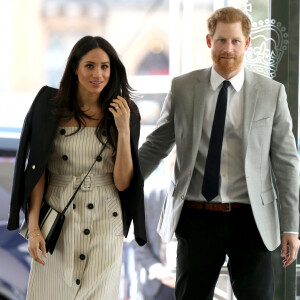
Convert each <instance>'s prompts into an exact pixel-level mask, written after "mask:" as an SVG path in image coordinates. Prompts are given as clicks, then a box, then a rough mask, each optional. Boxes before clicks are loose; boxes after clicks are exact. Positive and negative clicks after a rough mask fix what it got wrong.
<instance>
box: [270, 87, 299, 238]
mask: <svg viewBox="0 0 300 300" xmlns="http://www.w3.org/2000/svg"><path fill="white" fill-rule="evenodd" d="M270 158H271V164H272V168H273V172H274V175H275V178H276V184H277V187H278V194H279V203H280V214H281V230H282V231H283V232H298V230H299V211H298V207H299V179H298V177H299V174H298V172H299V161H298V153H297V148H296V143H295V138H294V135H293V132H292V119H291V116H290V112H289V109H288V103H287V98H286V93H285V89H284V86H283V85H281V88H280V90H279V95H278V103H277V108H276V111H275V116H274V123H273V129H272V136H271V149H270Z"/></svg>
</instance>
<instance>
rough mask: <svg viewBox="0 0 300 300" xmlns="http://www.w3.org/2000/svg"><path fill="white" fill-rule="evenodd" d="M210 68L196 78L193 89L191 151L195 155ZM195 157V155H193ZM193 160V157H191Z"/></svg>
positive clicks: (198, 141)
mask: <svg viewBox="0 0 300 300" xmlns="http://www.w3.org/2000/svg"><path fill="white" fill-rule="evenodd" d="M210 73H211V68H209V69H206V70H205V71H203V73H202V74H201V76H200V77H199V78H198V82H197V84H196V85H195V87H194V107H193V108H194V111H193V143H192V145H193V149H192V151H193V152H192V153H193V154H196V153H197V150H198V149H199V144H200V139H201V133H202V124H203V118H204V109H205V99H206V94H207V92H208V87H209V85H210V83H209V78H210ZM194 156H195V157H196V155H194ZM193 158H194V157H193Z"/></svg>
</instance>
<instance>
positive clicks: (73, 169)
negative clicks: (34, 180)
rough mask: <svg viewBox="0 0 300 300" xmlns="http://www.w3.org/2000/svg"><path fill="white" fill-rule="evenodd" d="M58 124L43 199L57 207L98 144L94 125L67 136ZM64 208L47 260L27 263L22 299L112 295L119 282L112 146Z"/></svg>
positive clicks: (113, 298)
mask: <svg viewBox="0 0 300 300" xmlns="http://www.w3.org/2000/svg"><path fill="white" fill-rule="evenodd" d="M75 130H76V128H75V127H59V128H58V131H57V135H56V138H55V141H54V147H53V149H52V151H51V154H50V157H49V161H48V165H47V167H48V170H49V172H50V182H49V186H48V189H47V194H46V200H47V201H48V203H49V204H50V205H52V206H53V207H54V208H56V209H57V210H59V211H62V210H63V208H64V207H65V205H66V203H67V202H68V200H69V199H70V197H71V196H72V194H73V193H74V191H75V189H76V187H77V186H78V185H79V184H80V182H81V180H82V178H83V176H84V175H85V173H87V171H88V170H89V168H90V166H91V165H92V164H93V162H94V160H95V158H96V157H97V156H98V155H99V153H100V151H101V148H102V145H101V144H100V142H99V141H98V139H97V137H96V135H95V128H93V127H86V128H83V129H81V130H80V131H79V132H78V133H77V134H75V135H71V136H68V134H70V133H71V132H74V131H75ZM101 157H102V160H101V159H99V161H97V162H96V164H95V165H94V167H93V169H92V170H91V172H90V175H89V176H88V177H87V178H86V180H85V182H84V184H83V186H82V187H81V188H80V190H79V191H78V193H77V195H76V198H75V200H74V201H73V205H71V206H70V207H69V209H68V210H67V212H66V220H65V223H64V226H63V230H62V232H61V235H60V237H59V240H58V242H57V245H56V248H55V250H54V253H53V255H50V254H49V253H48V254H47V258H46V259H45V262H46V265H45V266H42V265H41V264H38V263H36V262H35V261H33V262H32V266H31V271H30V277H29V283H28V291H27V299H28V300H50V299H51V300H53V299H56V300H68V299H76V300H83V299H89V300H94V299H97V300H99V299H101V300H117V299H118V293H119V286H120V275H121V264H122V249H123V223H122V211H121V205H120V200H119V196H118V192H117V190H116V187H115V185H114V183H113V167H114V162H113V157H112V150H111V148H109V147H106V148H105V149H104V151H103V153H102V154H101Z"/></svg>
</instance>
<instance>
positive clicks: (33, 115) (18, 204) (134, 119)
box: [7, 86, 147, 246]
mask: <svg viewBox="0 0 300 300" xmlns="http://www.w3.org/2000/svg"><path fill="white" fill-rule="evenodd" d="M57 91H58V90H57V89H55V88H51V87H48V86H44V87H43V88H42V89H41V90H40V91H39V93H38V94H37V96H36V97H35V99H34V101H33V103H32V105H31V107H30V110H29V112H28V114H27V116H26V118H25V121H24V125H23V129H22V133H21V138H20V144H19V148H18V151H17V157H16V164H15V170H14V178H13V187H12V195H11V204H10V214H9V218H8V224H7V229H9V230H15V229H17V228H19V225H20V224H19V222H20V221H19V212H20V210H21V209H22V210H23V212H24V213H25V219H26V220H28V203H29V197H30V194H31V192H32V190H33V188H34V187H35V185H36V184H37V182H38V180H39V179H40V178H41V176H42V174H43V172H44V170H45V169H46V168H47V161H48V157H49V153H50V149H51V147H52V144H53V141H54V138H55V135H56V132H57V127H58V120H57V118H56V117H55V116H54V114H53V113H52V111H53V101H52V100H53V98H54V97H55V95H56V94H57ZM139 136H140V117H139V116H137V115H135V114H134V113H131V116H130V143H131V153H132V160H133V167H134V175H133V178H132V180H131V183H130V186H129V187H128V188H127V189H126V190H125V191H122V192H120V191H119V197H120V200H121V206H122V213H123V232H124V236H125V237H127V235H128V231H129V227H130V224H131V221H133V224H134V235H135V239H136V241H137V243H138V244H139V245H140V246H142V245H144V244H145V243H146V242H147V238H146V229H145V211H144V193H143V186H144V181H143V177H142V175H141V171H140V165H139V162H138V141H139ZM46 174H47V172H46ZM46 182H47V180H46ZM46 188H47V186H46ZM46 188H45V190H46Z"/></svg>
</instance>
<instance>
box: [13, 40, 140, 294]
mask: <svg viewBox="0 0 300 300" xmlns="http://www.w3.org/2000/svg"><path fill="white" fill-rule="evenodd" d="M130 92H131V88H130V86H129V84H128V82H127V77H126V71H125V68H124V66H123V64H122V63H121V61H120V59H119V58H118V55H117V53H116V51H115V50H114V49H113V47H112V46H111V45H110V44H109V43H108V42H107V41H106V40H105V39H103V38H101V37H91V36H86V37H84V38H82V39H80V40H79V41H78V42H77V43H76V45H75V46H74V48H73V49H72V51H71V53H70V56H69V59H68V62H67V65H66V68H65V71H64V74H63V77H62V80H61V84H60V87H59V89H58V91H57V90H56V89H54V88H50V87H47V86H45V87H43V88H42V89H41V90H40V92H39V93H38V95H37V96H36V98H35V100H34V102H33V104H32V106H31V108H30V110H29V112H28V114H27V116H26V119H25V123H24V126H23V130H22V135H21V139H20V145H19V150H18V154H17V159H16V165H15V173H14V182H13V189H12V200H11V207H10V216H9V220H8V226H7V228H8V229H9V230H14V229H16V228H18V227H19V210H20V208H22V209H23V211H24V213H25V219H26V221H27V223H28V228H29V242H28V250H29V253H30V255H31V257H32V258H33V263H32V267H31V272H30V278H29V284H28V292H27V299H30V300H34V299H38V300H43V299H45V300H47V299H62V300H65V299H78V300H79V299H107V300H108V299H109V300H113V299H117V298H118V290H119V284H120V273H121V264H122V248H123V245H122V244H123V233H124V235H125V236H127V234H128V230H129V226H130V223H131V221H132V220H133V222H134V225H135V226H134V232H135V238H136V240H137V242H138V244H139V245H143V244H145V243H146V233H145V223H144V202H143V201H144V200H143V179H142V176H141V173H140V168H139V164H138V160H137V145H138V139H139V129H140V117H139V113H138V109H137V107H136V106H135V104H134V103H133V101H131V100H130V95H131V93H130ZM101 151H102V153H101V155H99V153H100V152H101ZM97 157H98V158H97ZM96 158H97V162H96V164H95V165H94V167H93V169H92V170H91V172H90V175H89V176H88V177H87V178H86V180H85V182H84V184H83V185H82V187H81V188H80V190H79V191H78V193H77V195H76V197H75V200H74V201H73V207H69V209H68V210H67V212H66V221H65V223H64V225H63V229H62V232H61V235H60V237H59V240H58V242H57V245H56V248H55V251H54V253H53V255H48V257H47V256H46V250H45V240H44V238H43V236H42V234H41V232H40V230H39V227H38V219H39V212H40V206H41V202H42V199H43V198H44V199H45V201H46V202H48V203H49V204H50V205H51V206H52V207H54V208H56V209H57V210H58V211H62V210H63V208H64V207H65V205H66V204H67V202H68V201H69V199H70V197H71V196H72V194H73V193H74V191H75V189H76V188H77V187H78V185H79V183H80V182H81V180H82V178H83V177H84V175H85V174H86V173H87V171H88V170H89V168H90V167H91V165H92V164H93V162H94V161H95V159H96ZM26 160H28V163H27V166H26V167H25V164H26ZM39 249H40V250H41V252H42V255H43V258H42V257H41V256H40V254H39Z"/></svg>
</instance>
